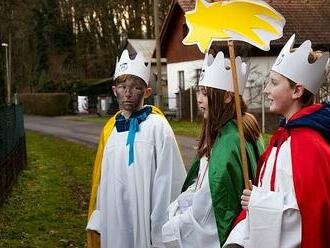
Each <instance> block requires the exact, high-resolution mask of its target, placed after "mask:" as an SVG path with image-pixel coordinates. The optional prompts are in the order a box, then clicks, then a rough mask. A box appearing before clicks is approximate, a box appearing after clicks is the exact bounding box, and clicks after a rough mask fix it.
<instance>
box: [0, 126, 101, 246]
mask: <svg viewBox="0 0 330 248" xmlns="http://www.w3.org/2000/svg"><path fill="white" fill-rule="evenodd" d="M27 149H28V166H27V168H26V169H25V170H23V171H22V173H21V174H20V175H19V177H18V181H17V183H16V184H15V186H14V187H13V190H12V192H11V194H10V197H9V198H8V199H7V201H6V202H5V204H4V205H3V206H1V208H0V223H1V225H0V247H6V248H16V247H42V248H43V247H47V248H48V247H85V246H86V244H85V243H86V233H85V226H86V218H87V207H88V194H89V184H90V175H91V171H92V163H93V159H94V157H95V150H94V149H89V148H86V147H84V146H81V145H78V144H74V143H71V142H66V141H63V140H61V139H56V138H53V137H49V136H44V135H40V134H37V133H34V132H27Z"/></svg>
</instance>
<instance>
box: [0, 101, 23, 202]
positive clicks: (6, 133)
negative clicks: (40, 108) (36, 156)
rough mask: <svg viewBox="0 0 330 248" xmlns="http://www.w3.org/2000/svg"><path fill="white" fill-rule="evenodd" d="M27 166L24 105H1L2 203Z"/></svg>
mask: <svg viewBox="0 0 330 248" xmlns="http://www.w3.org/2000/svg"><path fill="white" fill-rule="evenodd" d="M25 166H26V144H25V132H24V121H23V110H22V106H20V105H12V106H3V107H0V204H1V203H3V201H4V200H5V198H6V196H7V195H8V192H9V191H10V189H11V187H12V185H13V183H14V182H15V180H16V178H17V175H18V173H19V172H20V171H21V170H22V169H23V168H24V167H25Z"/></svg>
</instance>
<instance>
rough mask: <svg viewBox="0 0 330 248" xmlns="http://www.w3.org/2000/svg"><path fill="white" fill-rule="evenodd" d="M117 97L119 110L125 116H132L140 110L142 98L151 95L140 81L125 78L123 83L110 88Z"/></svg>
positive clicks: (149, 90) (148, 89)
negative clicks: (123, 112) (125, 114)
mask: <svg viewBox="0 0 330 248" xmlns="http://www.w3.org/2000/svg"><path fill="white" fill-rule="evenodd" d="M112 90H113V92H114V94H115V96H116V97H117V101H118V104H119V107H120V109H121V110H123V111H125V112H126V113H127V114H132V113H133V112H135V111H138V110H139V109H141V108H142V106H143V103H144V98H145V97H148V96H149V95H150V94H151V89H150V88H147V86H146V84H145V83H144V82H143V81H142V80H134V79H133V78H127V79H126V80H125V81H124V82H122V83H119V84H117V85H116V86H113V87H112Z"/></svg>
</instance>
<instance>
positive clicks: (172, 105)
mask: <svg viewBox="0 0 330 248" xmlns="http://www.w3.org/2000/svg"><path fill="white" fill-rule="evenodd" d="M275 59H276V57H251V58H250V59H249V63H250V68H251V71H250V73H249V77H248V82H247V84H246V88H245V90H244V95H243V98H244V99H245V101H246V102H247V103H249V106H248V107H249V108H250V109H254V108H260V107H261V89H262V84H263V83H264V82H265V81H266V79H267V76H268V73H269V71H270V69H271V67H272V65H273V63H274V62H275ZM202 64H203V61H202V60H195V61H187V62H180V63H172V64H167V79H168V103H169V109H177V106H176V99H175V96H176V95H175V93H177V92H178V91H179V71H183V73H184V82H185V84H184V86H185V89H188V88H189V87H191V86H192V85H195V84H196V80H198V79H197V78H196V75H197V71H196V70H197V69H201V68H202ZM266 105H267V103H266Z"/></svg>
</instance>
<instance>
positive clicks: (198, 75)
mask: <svg viewBox="0 0 330 248" xmlns="http://www.w3.org/2000/svg"><path fill="white" fill-rule="evenodd" d="M201 72H202V69H201V68H200V69H196V79H195V84H197V83H198V81H199V78H200V76H201Z"/></svg>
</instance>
